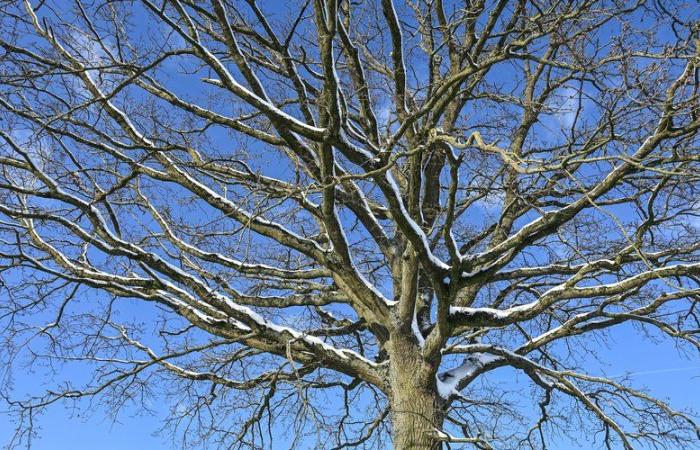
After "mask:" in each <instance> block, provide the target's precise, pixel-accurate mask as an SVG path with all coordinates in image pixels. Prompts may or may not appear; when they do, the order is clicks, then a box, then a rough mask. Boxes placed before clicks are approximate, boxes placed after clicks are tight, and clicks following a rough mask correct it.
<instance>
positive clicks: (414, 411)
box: [389, 337, 444, 450]
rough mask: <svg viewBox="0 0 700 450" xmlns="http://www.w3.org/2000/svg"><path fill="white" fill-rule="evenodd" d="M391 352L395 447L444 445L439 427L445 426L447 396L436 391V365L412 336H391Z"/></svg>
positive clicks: (417, 449)
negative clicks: (422, 351)
mask: <svg viewBox="0 0 700 450" xmlns="http://www.w3.org/2000/svg"><path fill="white" fill-rule="evenodd" d="M391 341H392V342H391V345H390V352H391V353H392V355H391V356H392V358H391V361H392V363H391V366H390V375H389V377H390V383H391V385H390V386H391V394H390V399H389V400H390V402H391V411H392V413H391V414H392V415H391V419H392V432H393V442H394V449H395V450H436V449H440V448H442V445H441V443H440V441H439V440H438V439H437V438H436V431H437V430H439V429H441V428H442V422H443V420H444V400H443V399H442V398H441V397H440V395H439V394H438V392H437V386H436V382H435V368H434V367H431V365H430V364H429V363H427V362H426V361H425V360H424V359H423V358H422V357H421V354H420V348H419V347H418V346H417V345H416V344H415V343H414V342H411V340H410V338H409V339H406V338H403V339H400V338H398V339H397V338H396V337H392V340H391Z"/></svg>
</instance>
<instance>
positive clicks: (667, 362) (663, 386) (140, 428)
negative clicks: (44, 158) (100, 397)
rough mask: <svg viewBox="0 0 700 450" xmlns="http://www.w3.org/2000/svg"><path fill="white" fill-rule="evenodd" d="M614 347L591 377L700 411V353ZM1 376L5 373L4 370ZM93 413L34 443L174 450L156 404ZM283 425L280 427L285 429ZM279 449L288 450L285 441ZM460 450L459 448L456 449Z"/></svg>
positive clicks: (5, 429) (41, 423)
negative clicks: (629, 384)
mask: <svg viewBox="0 0 700 450" xmlns="http://www.w3.org/2000/svg"><path fill="white" fill-rule="evenodd" d="M142 308H143V309H140V310H139V312H140V313H143V314H144V316H142V318H144V317H145V318H146V319H147V318H148V317H155V311H154V310H151V309H150V308H151V306H143V307H142ZM612 335H613V337H614V339H611V340H610V341H609V342H608V344H609V346H608V347H606V346H603V345H601V347H600V349H599V356H600V358H601V360H603V361H605V362H606V364H607V365H600V364H599V363H598V362H595V361H590V370H589V373H590V374H592V375H599V374H600V375H602V374H607V375H610V376H615V375H622V374H624V373H626V372H629V373H631V374H633V375H632V379H633V381H634V382H633V385H634V386H635V387H646V388H648V389H649V391H650V393H652V394H653V395H655V396H657V397H659V398H661V399H667V400H669V402H670V403H671V405H672V406H674V407H675V408H686V407H693V406H700V363H699V362H698V360H697V357H696V354H692V356H693V358H692V359H686V358H683V357H682V356H680V355H679V353H678V351H677V349H676V348H675V347H674V346H673V345H671V343H670V342H669V341H668V340H666V339H663V338H661V340H660V341H659V342H658V343H652V342H650V341H649V340H644V339H640V337H639V334H638V332H637V331H636V330H633V329H632V327H631V326H628V325H625V326H621V327H618V328H617V329H616V330H615V331H614V332H613V333H612ZM0 372H1V368H0ZM84 375H85V374H84V373H80V372H79V369H78V368H75V367H74V368H73V369H69V370H68V371H65V372H63V373H62V374H61V376H62V377H65V378H71V377H82V376H84ZM488 376H489V377H493V379H494V381H497V382H498V383H502V384H503V385H504V386H508V385H510V386H511V387H512V386H514V384H513V383H514V379H513V378H512V376H513V372H512V371H508V370H501V369H499V370H496V371H494V373H493V374H489V375H488ZM51 382H52V380H50V379H49V380H47V379H46V378H45V377H44V376H42V374H40V373H31V372H26V373H22V374H20V376H18V377H17V378H16V386H15V388H16V391H17V392H40V391H41V386H42V385H44V384H46V386H51V385H52V384H51ZM96 405H97V406H96V407H95V409H94V410H91V411H89V412H88V413H87V414H86V411H84V410H72V409H66V407H65V406H64V405H61V404H59V405H55V406H54V407H52V408H49V410H48V411H47V412H46V413H45V414H43V415H41V416H39V417H38V422H37V426H38V427H39V429H40V433H39V434H40V437H39V438H37V439H36V440H35V441H34V446H33V448H34V449H36V450H93V449H96V448H98V449H100V450H123V449H133V450H158V449H171V448H173V444H172V442H171V441H170V436H169V435H168V432H167V431H165V432H164V434H163V435H161V436H157V435H155V432H156V431H157V430H158V429H159V428H160V426H161V424H162V422H161V421H162V419H163V418H164V417H165V416H166V414H167V412H168V406H169V405H167V404H165V403H158V402H152V403H151V406H152V408H153V409H154V411H155V414H154V415H151V414H143V411H141V410H140V409H139V408H134V407H126V408H124V409H123V410H122V411H121V412H120V413H119V415H118V416H117V419H116V421H115V420H113V419H112V418H111V416H110V411H106V410H105V409H104V408H103V407H100V406H99V402H96ZM3 408H4V406H2V404H0V444H2V443H5V442H7V441H8V440H9V438H10V437H11V435H12V432H13V428H12V423H11V421H10V418H9V416H8V415H7V414H6V413H5V411H4V410H3ZM282 425H284V424H281V426H282ZM580 437H581V439H582V441H583V442H586V441H588V439H589V436H588V435H587V434H583V433H582V435H581V436H580ZM275 448H279V449H286V448H287V446H286V445H285V444H284V441H282V442H280V443H279V444H278V445H277V446H276V447H275ZM455 448H457V447H456V446H455ZM551 448H552V449H553V450H568V449H579V448H587V447H585V446H584V447H582V446H580V445H577V444H573V443H569V442H565V441H560V442H554V443H553V445H552V447H551ZM679 450H681V449H679Z"/></svg>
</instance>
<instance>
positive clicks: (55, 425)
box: [0, 73, 700, 450]
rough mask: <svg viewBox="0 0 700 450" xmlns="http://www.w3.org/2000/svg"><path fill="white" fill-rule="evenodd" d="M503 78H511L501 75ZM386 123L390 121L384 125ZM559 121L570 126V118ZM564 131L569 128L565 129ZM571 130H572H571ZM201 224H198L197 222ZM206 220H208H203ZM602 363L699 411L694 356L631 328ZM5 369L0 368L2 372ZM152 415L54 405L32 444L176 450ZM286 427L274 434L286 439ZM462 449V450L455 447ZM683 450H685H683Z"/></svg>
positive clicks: (147, 310)
mask: <svg viewBox="0 0 700 450" xmlns="http://www.w3.org/2000/svg"><path fill="white" fill-rule="evenodd" d="M502 76H503V77H504V78H505V77H507V76H508V74H507V73H503V74H502ZM388 111H389V110H388V108H387V107H384V108H381V106H380V110H379V116H380V120H381V119H382V118H383V117H385V116H387V114H388ZM384 120H386V119H384ZM560 120H562V121H563V122H567V121H568V120H569V119H568V118H567V117H566V116H563V117H560ZM564 125H567V124H566V123H565V124H564ZM569 125H570V124H569ZM197 219H198V218H195V220H197ZM201 219H202V220H203V219H204V218H201ZM131 312H132V313H133V314H135V315H136V314H138V315H139V317H140V318H141V319H142V320H145V321H147V320H148V319H149V318H155V317H156V315H157V312H156V311H155V310H154V309H153V308H152V307H151V306H150V305H142V306H139V307H138V309H135V310H132V311H131ZM598 356H599V358H600V360H601V361H605V363H601V362H599V361H594V360H590V362H589V370H588V373H589V374H591V375H607V376H613V377H616V376H622V375H624V374H629V376H630V378H631V379H632V385H633V386H634V387H637V388H646V389H648V392H649V393H650V394H652V395H654V396H656V397H658V398H660V399H662V400H667V401H668V402H669V403H670V404H671V406H673V407H674V408H677V409H683V408H692V407H700V363H698V360H697V355H696V354H689V355H687V356H686V355H684V354H681V353H680V352H679V351H678V349H677V348H676V347H675V346H674V345H673V344H671V343H670V342H669V341H668V340H667V339H664V338H663V337H660V336H659V340H658V342H652V341H651V340H649V339H641V338H640V337H639V333H638V330H635V329H633V328H632V327H631V326H630V325H623V326H619V327H617V328H616V329H615V331H614V332H613V333H612V338H611V339H610V340H609V341H607V342H606V343H603V342H601V343H600V348H599V349H598ZM81 370H84V369H81V368H80V367H79V366H72V367H71V366H68V368H67V369H66V370H65V371H62V372H61V374H60V376H61V377H62V378H76V379H80V378H81V377H85V376H86V374H85V373H84V372H82V371H81ZM1 371H2V368H0V372H1ZM18 375H19V376H17V377H16V378H15V391H16V392H17V393H22V392H40V391H41V390H42V387H43V386H46V387H50V386H55V380H52V379H50V378H47V377H46V375H47V374H46V373H42V372H41V371H40V370H38V371H35V372H32V371H26V372H24V373H21V374H18ZM486 376H487V377H489V378H491V379H492V381H494V382H496V383H499V384H500V385H501V386H503V388H504V389H509V388H510V389H514V388H515V387H516V386H517V385H518V384H517V382H518V379H517V377H518V376H519V375H517V374H516V372H514V371H512V370H510V369H506V368H504V369H497V370H495V371H493V372H492V373H489V374H487V375H486ZM149 405H150V407H151V408H152V412H145V411H143V410H142V409H141V408H140V407H134V406H127V407H125V408H123V409H122V410H121V411H120V412H119V414H118V416H117V417H116V418H115V417H113V416H112V414H111V411H109V410H106V409H105V408H104V407H102V406H100V405H99V402H96V404H95V406H94V407H93V406H90V405H87V404H84V405H83V406H84V407H83V408H82V409H80V410H74V409H72V408H70V407H69V406H66V405H63V404H56V405H54V406H53V407H51V408H49V409H48V410H47V411H46V413H44V414H42V415H41V416H39V417H38V422H37V429H38V430H39V435H40V437H38V438H36V439H35V440H34V441H33V447H32V448H34V449H36V450H93V449H95V448H99V449H100V450H122V449H134V450H159V449H171V448H173V442H172V441H171V437H170V436H169V435H168V431H167V430H166V431H165V432H163V434H161V435H158V434H157V430H158V429H159V428H160V427H161V425H162V420H163V419H164V418H165V417H166V416H167V414H168V410H169V409H168V408H169V406H170V405H169V404H167V403H165V402H163V403H158V402H157V401H152V402H150V404H149ZM12 425H13V424H12V420H11V417H10V415H9V414H8V413H7V411H6V410H5V409H4V406H3V405H2V403H0V444H2V443H5V442H8V441H9V440H10V439H11V437H12V435H13V430H14V429H13V426H12ZM284 425H285V424H280V425H279V427H278V428H277V429H276V430H275V431H276V432H277V433H278V434H280V435H282V434H283V432H284V431H286V430H285V429H283V428H282V426H284ZM578 438H580V439H581V441H580V442H581V443H576V442H569V441H568V440H563V439H560V440H558V441H557V440H555V441H554V442H552V446H551V448H552V449H554V450H568V449H580V448H588V445H589V444H582V443H590V441H591V437H590V436H588V435H587V434H585V433H584V432H582V434H581V435H580V436H578ZM453 447H454V448H459V447H458V446H453ZM273 448H274V449H286V448H288V446H287V444H286V443H285V440H284V438H280V441H279V443H278V444H277V445H276V446H275V447H273ZM679 450H681V449H679Z"/></svg>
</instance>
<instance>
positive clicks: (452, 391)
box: [435, 353, 498, 398]
mask: <svg viewBox="0 0 700 450" xmlns="http://www.w3.org/2000/svg"><path fill="white" fill-rule="evenodd" d="M497 359H498V357H497V356H493V355H489V354H488V353H472V354H470V355H469V356H467V357H466V358H464V362H463V363H462V364H461V365H459V366H457V367H455V368H454V369H450V370H448V371H445V372H442V373H440V374H437V375H436V376H435V378H436V380H437V389H438V393H439V394H440V396H441V397H442V398H449V397H450V396H451V395H459V391H457V385H458V384H459V382H460V381H462V380H463V379H465V378H466V377H468V376H470V375H471V374H473V373H474V372H475V371H476V370H477V369H479V368H480V367H483V366H485V365H486V364H488V363H490V362H492V361H495V360H497Z"/></svg>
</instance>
